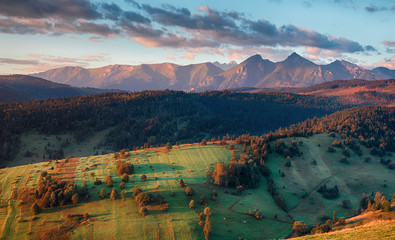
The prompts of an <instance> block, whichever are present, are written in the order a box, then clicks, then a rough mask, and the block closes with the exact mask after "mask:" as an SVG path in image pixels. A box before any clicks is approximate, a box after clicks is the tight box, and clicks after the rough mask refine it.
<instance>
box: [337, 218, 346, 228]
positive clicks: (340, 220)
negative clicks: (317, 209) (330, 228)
mask: <svg viewBox="0 0 395 240" xmlns="http://www.w3.org/2000/svg"><path fill="white" fill-rule="evenodd" d="M337 222H338V224H339V225H341V226H344V225H345V224H346V219H345V218H344V217H341V218H339V221H337Z"/></svg>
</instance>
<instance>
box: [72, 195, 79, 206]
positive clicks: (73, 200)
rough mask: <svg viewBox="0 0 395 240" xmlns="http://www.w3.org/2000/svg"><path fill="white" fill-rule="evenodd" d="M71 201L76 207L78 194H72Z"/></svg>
mask: <svg viewBox="0 0 395 240" xmlns="http://www.w3.org/2000/svg"><path fill="white" fill-rule="evenodd" d="M71 201H72V202H73V204H74V205H77V203H78V193H74V194H73V196H71Z"/></svg>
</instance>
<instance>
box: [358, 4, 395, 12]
mask: <svg viewBox="0 0 395 240" xmlns="http://www.w3.org/2000/svg"><path fill="white" fill-rule="evenodd" d="M365 10H366V11H367V12H370V13H374V12H381V11H388V10H392V11H395V6H392V7H391V8H389V7H378V6H374V5H370V6H366V7H365Z"/></svg>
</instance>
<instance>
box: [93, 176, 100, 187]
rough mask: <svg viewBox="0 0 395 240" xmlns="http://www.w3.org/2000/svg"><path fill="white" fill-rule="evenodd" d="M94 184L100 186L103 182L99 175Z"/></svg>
mask: <svg viewBox="0 0 395 240" xmlns="http://www.w3.org/2000/svg"><path fill="white" fill-rule="evenodd" d="M93 184H95V185H97V186H98V185H100V184H101V180H100V179H99V178H98V177H95V182H94V183H93Z"/></svg>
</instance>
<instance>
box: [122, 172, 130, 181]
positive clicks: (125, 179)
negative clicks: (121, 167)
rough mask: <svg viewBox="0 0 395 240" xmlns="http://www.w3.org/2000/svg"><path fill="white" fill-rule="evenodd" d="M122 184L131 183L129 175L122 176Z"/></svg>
mask: <svg viewBox="0 0 395 240" xmlns="http://www.w3.org/2000/svg"><path fill="white" fill-rule="evenodd" d="M122 182H125V183H127V182H129V175H127V174H126V173H124V174H122Z"/></svg>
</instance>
